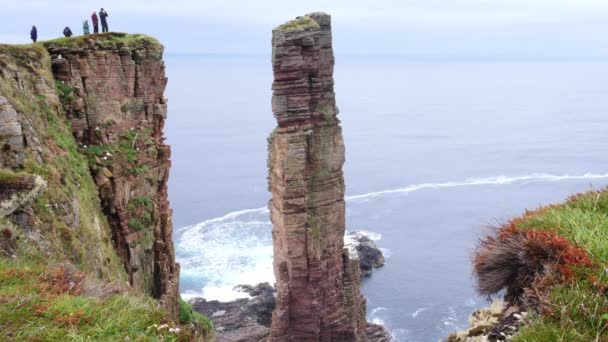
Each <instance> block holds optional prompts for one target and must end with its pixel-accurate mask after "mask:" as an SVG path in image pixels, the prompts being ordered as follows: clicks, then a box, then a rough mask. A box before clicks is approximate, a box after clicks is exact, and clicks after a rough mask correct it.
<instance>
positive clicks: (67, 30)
mask: <svg viewBox="0 0 608 342" xmlns="http://www.w3.org/2000/svg"><path fill="white" fill-rule="evenodd" d="M63 35H64V36H65V37H66V38H70V37H71V36H72V30H70V27H69V26H66V27H65V28H64V29H63Z"/></svg>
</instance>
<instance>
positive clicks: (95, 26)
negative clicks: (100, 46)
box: [91, 11, 99, 33]
mask: <svg viewBox="0 0 608 342" xmlns="http://www.w3.org/2000/svg"><path fill="white" fill-rule="evenodd" d="M91 21H92V22H93V33H99V18H98V17H97V13H95V11H93V14H91Z"/></svg>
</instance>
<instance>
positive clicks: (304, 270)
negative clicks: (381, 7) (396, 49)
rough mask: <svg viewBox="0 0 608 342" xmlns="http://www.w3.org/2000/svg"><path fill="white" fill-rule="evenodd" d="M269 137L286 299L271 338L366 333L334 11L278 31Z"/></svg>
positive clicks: (278, 265)
mask: <svg viewBox="0 0 608 342" xmlns="http://www.w3.org/2000/svg"><path fill="white" fill-rule="evenodd" d="M272 44H273V45H272V48H273V55H272V66H273V71H274V83H273V86H272V89H273V92H274V93H273V98H272V110H273V112H274V116H275V118H276V119H277V122H278V126H277V128H276V129H275V130H274V132H273V133H272V135H271V137H270V138H269V157H268V164H269V190H270V192H271V193H272V201H271V202H270V204H269V206H270V215H271V220H272V222H273V225H274V228H273V241H274V272H275V276H276V281H277V292H278V298H277V306H276V309H275V311H274V313H273V317H272V326H271V332H270V337H269V341H330V340H331V341H362V340H365V324H366V323H365V299H364V298H363V297H362V296H361V294H360V291H359V277H360V275H359V269H358V264H357V261H356V260H355V261H351V260H350V259H349V255H348V252H347V251H346V250H345V249H344V230H345V202H344V177H343V173H342V166H343V164H344V143H343V140H342V131H341V127H340V121H339V120H338V118H337V114H338V109H337V107H336V101H335V94H334V90H333V86H334V81H333V67H334V56H333V50H332V34H331V18H330V16H329V15H327V14H324V13H312V14H309V15H307V16H304V17H300V18H298V19H296V20H293V21H290V22H288V23H286V24H284V25H281V26H279V27H277V28H276V29H274V30H273V38H272Z"/></svg>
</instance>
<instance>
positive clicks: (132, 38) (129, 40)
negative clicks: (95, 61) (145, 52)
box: [34, 32, 162, 49]
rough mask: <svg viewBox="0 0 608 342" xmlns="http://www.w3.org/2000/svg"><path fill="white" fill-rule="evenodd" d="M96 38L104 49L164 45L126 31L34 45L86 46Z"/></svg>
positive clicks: (97, 42) (159, 46)
mask: <svg viewBox="0 0 608 342" xmlns="http://www.w3.org/2000/svg"><path fill="white" fill-rule="evenodd" d="M91 40H94V41H95V44H97V45H98V46H100V47H101V48H104V49H120V48H123V47H126V48H134V49H140V48H154V49H162V45H161V44H160V43H159V42H158V40H156V39H154V38H152V37H148V36H146V35H143V34H126V33H117V32H112V33H101V34H96V35H94V36H92V35H89V36H75V37H71V38H57V39H53V40H48V41H45V42H40V43H36V44H34V45H38V44H40V45H42V46H44V47H46V48H82V47H86V46H87V45H88V44H89V43H88V42H89V41H91Z"/></svg>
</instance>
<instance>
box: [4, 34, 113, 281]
mask: <svg viewBox="0 0 608 342" xmlns="http://www.w3.org/2000/svg"><path fill="white" fill-rule="evenodd" d="M0 60H1V61H2V63H3V64H4V65H6V67H4V68H0V93H2V94H3V96H5V97H6V98H7V99H8V100H9V101H10V102H11V104H13V106H14V107H15V109H16V110H17V111H18V112H20V113H23V115H24V116H25V117H26V118H27V120H28V121H29V123H30V124H31V125H32V127H34V128H35V130H36V132H37V133H38V138H39V139H40V147H41V150H40V151H39V152H34V151H32V150H31V149H28V150H27V151H26V153H25V160H24V163H23V165H22V169H21V170H20V171H24V172H27V173H30V174H37V175H40V176H42V178H44V180H45V181H46V182H47V183H48V187H47V189H46V191H45V192H44V193H43V194H42V195H40V196H38V197H37V198H36V199H35V202H34V204H33V207H32V209H33V213H32V219H31V220H30V221H31V223H30V224H31V225H32V228H33V229H36V230H37V231H40V234H41V236H40V237H39V238H38V240H39V241H32V242H30V243H28V244H25V243H19V244H18V245H19V246H18V247H19V248H18V250H19V253H17V255H19V256H23V257H26V258H30V259H46V260H49V261H70V262H72V263H73V264H74V265H76V266H77V267H79V268H80V270H81V271H83V272H87V273H92V274H97V275H98V276H100V277H103V278H105V279H111V280H124V279H125V273H124V268H123V267H122V264H121V262H120V260H119V258H118V256H117V255H116V253H115V252H114V248H113V246H112V242H111V238H110V234H109V231H110V229H109V227H108V225H107V222H106V218H105V217H104V216H103V215H102V211H101V207H100V204H99V196H98V194H97V189H96V186H95V184H94V183H93V179H92V177H91V175H90V172H89V164H88V161H87V158H86V157H85V156H83V155H82V154H81V153H80V151H79V147H78V145H77V143H76V141H75V139H74V137H73V136H72V132H71V127H70V123H69V122H68V120H67V119H66V117H65V114H64V113H63V110H62V108H61V106H60V104H59V102H58V101H57V98H55V97H53V96H49V97H48V98H47V96H46V95H43V94H47V92H52V91H53V90H55V91H57V90H59V93H60V94H64V95H65V96H69V93H70V91H69V90H68V89H67V88H61V89H57V87H58V84H57V83H56V82H55V80H54V79H53V77H52V74H51V65H50V57H49V55H48V53H46V51H45V50H44V48H43V47H41V46H38V45H34V46H0ZM16 71H18V72H19V77H20V83H19V84H17V83H15V82H14V74H13V72H16ZM45 90H46V91H45ZM40 161H42V162H40ZM34 218H35V219H34ZM9 227H10V226H9ZM37 243H43V244H44V246H46V247H45V248H44V249H43V250H42V249H41V248H35V246H36V245H37ZM91 246H94V247H95V249H96V253H91Z"/></svg>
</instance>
